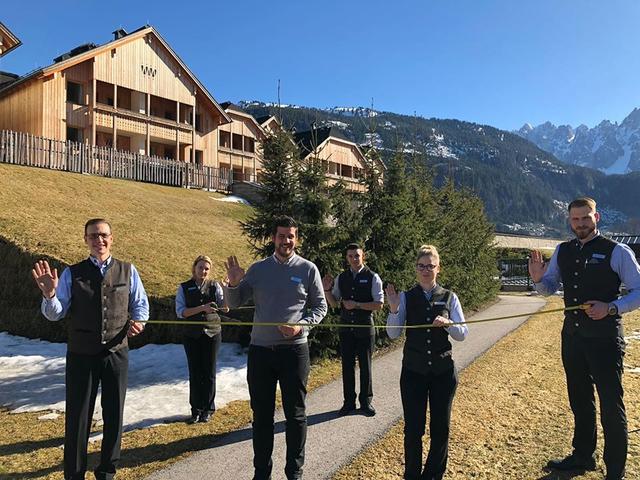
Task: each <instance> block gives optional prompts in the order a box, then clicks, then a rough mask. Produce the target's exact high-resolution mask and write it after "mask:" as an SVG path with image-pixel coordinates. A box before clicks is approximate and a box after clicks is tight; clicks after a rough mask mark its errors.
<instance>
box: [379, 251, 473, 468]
mask: <svg viewBox="0 0 640 480" xmlns="http://www.w3.org/2000/svg"><path fill="white" fill-rule="evenodd" d="M439 272H440V256H439V255H438V250H437V249H436V247H434V246H433V245H423V246H422V247H420V248H419V249H418V254H417V260H416V285H415V286H414V287H412V288H411V289H410V290H407V291H406V292H397V291H396V289H395V287H394V286H393V285H392V284H389V285H388V286H387V288H386V294H387V301H388V303H389V316H388V318H387V333H388V334H389V336H390V337H391V338H397V337H398V336H400V334H401V333H402V330H403V327H404V326H405V325H406V326H413V325H425V327H426V328H410V329H406V337H407V339H406V342H405V346H404V354H403V358H402V373H401V376H400V393H401V397H402V409H403V412H404V423H405V427H404V457H405V471H404V478H405V479H406V480H440V479H442V478H443V477H444V473H445V471H446V469H447V457H448V449H449V447H448V444H449V423H450V419H451V405H452V403H453V396H454V395H455V392H456V386H457V383H458V380H457V376H456V371H455V367H454V364H453V358H452V357H451V343H450V341H449V337H452V338H453V339H454V340H457V341H462V340H464V339H465V337H466V336H467V333H468V330H467V327H466V325H464V321H465V320H464V314H463V312H462V307H461V306H460V301H459V300H458V297H457V296H456V294H455V293H453V292H452V291H450V290H446V289H444V288H442V287H441V286H440V285H438V283H437V278H438V273H439ZM427 405H429V410H430V414H431V417H430V420H429V432H430V434H431V445H430V448H429V453H428V455H427V459H426V462H425V463H424V467H423V465H422V437H423V436H424V433H425V425H426V422H427Z"/></svg>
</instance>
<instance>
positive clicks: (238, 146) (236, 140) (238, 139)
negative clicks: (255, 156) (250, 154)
mask: <svg viewBox="0 0 640 480" xmlns="http://www.w3.org/2000/svg"><path fill="white" fill-rule="evenodd" d="M232 139H233V143H232V146H231V148H233V149H234V150H242V135H240V134H239V133H234V134H233V137H232Z"/></svg>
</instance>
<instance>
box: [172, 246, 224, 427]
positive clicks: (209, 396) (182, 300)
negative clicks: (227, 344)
mask: <svg viewBox="0 0 640 480" xmlns="http://www.w3.org/2000/svg"><path fill="white" fill-rule="evenodd" d="M211 265H212V263H211V259H210V258H209V257H207V256H206V255H200V256H198V257H196V259H195V260H194V261H193V265H192V267H191V278H190V279H189V280H187V281H186V282H183V283H181V284H180V285H179V286H178V290H177V292H176V314H177V315H178V318H184V319H186V320H190V321H194V320H195V321H201V322H208V323H206V324H200V325H184V326H182V329H183V332H184V336H183V344H184V351H185V353H186V354H187V364H188V366H189V404H190V405H191V417H190V418H189V420H188V421H187V422H188V423H196V422H201V423H205V422H208V421H209V419H210V418H211V415H213V412H214V411H215V409H216V407H215V396H216V358H217V356H218V351H219V350H220V343H221V338H222V330H221V327H220V325H219V322H220V317H219V316H218V311H219V310H222V311H224V312H228V311H229V308H227V307H226V305H225V302H224V294H223V291H222V287H221V286H220V284H219V283H218V282H216V281H215V280H213V279H210V278H209V272H210V271H211Z"/></svg>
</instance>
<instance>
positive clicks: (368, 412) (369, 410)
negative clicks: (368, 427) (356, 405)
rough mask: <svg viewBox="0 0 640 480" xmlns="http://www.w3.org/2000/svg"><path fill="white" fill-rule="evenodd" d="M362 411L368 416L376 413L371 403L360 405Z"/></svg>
mask: <svg viewBox="0 0 640 480" xmlns="http://www.w3.org/2000/svg"><path fill="white" fill-rule="evenodd" d="M360 411H361V412H362V413H363V414H364V415H366V416H367V417H373V416H375V414H376V409H375V408H373V407H372V406H371V405H363V406H362V407H360Z"/></svg>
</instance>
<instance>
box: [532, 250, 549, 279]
mask: <svg viewBox="0 0 640 480" xmlns="http://www.w3.org/2000/svg"><path fill="white" fill-rule="evenodd" d="M548 266H549V264H547V263H545V261H544V258H543V257H542V253H540V250H531V255H530V256H529V275H530V276H531V280H533V281H534V282H536V283H538V282H539V281H540V280H542V277H543V276H544V274H545V272H546V271H547V267H548Z"/></svg>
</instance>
